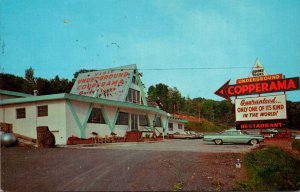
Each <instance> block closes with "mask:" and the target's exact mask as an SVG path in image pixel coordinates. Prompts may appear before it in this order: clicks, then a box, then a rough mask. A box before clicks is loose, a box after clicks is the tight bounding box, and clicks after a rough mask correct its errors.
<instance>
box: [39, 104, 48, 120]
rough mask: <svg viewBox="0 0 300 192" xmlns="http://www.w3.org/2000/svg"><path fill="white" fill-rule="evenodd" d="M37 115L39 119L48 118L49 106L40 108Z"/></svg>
mask: <svg viewBox="0 0 300 192" xmlns="http://www.w3.org/2000/svg"><path fill="white" fill-rule="evenodd" d="M37 113H38V117H45V116H48V105H43V106H38V107H37Z"/></svg>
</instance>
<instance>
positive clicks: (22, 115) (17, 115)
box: [16, 108, 26, 119]
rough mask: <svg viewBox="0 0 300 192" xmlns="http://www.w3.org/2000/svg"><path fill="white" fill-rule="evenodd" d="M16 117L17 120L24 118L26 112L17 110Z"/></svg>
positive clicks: (23, 109)
mask: <svg viewBox="0 0 300 192" xmlns="http://www.w3.org/2000/svg"><path fill="white" fill-rule="evenodd" d="M16 117H17V119H23V118H26V110H25V108H18V109H16Z"/></svg>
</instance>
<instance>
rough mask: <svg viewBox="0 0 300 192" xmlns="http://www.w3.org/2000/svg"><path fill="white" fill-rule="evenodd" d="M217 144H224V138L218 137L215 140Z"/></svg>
mask: <svg viewBox="0 0 300 192" xmlns="http://www.w3.org/2000/svg"><path fill="white" fill-rule="evenodd" d="M215 144H216V145H221V144H223V141H222V139H216V140H215Z"/></svg>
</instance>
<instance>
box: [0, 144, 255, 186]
mask: <svg viewBox="0 0 300 192" xmlns="http://www.w3.org/2000/svg"><path fill="white" fill-rule="evenodd" d="M168 142H170V141H167V142H158V143H142V144H136V143H130V144H128V143H125V144H124V145H123V146H122V145H120V144H110V145H109V144H106V145H102V146H97V147H90V146H85V147H81V148H54V149H28V148H20V147H19V148H8V149H2V150H1V189H4V190H8V191H174V190H182V191H203V190H205V191H216V190H230V189H231V188H232V187H233V186H234V183H235V181H236V180H237V178H239V177H240V176H241V172H242V170H241V169H237V168H236V167H235V164H234V163H235V160H236V159H237V158H240V157H241V154H240V153H239V152H238V151H235V153H232V152H224V151H222V152H219V153H216V152H213V153H212V152H209V153H208V152H202V151H193V150H190V151H189V150H187V149H191V148H192V147H191V146H195V150H196V149H197V150H198V148H197V144H199V143H198V142H200V140H194V141H192V140H191V141H171V143H168ZM172 142H173V145H178V146H182V147H181V148H180V147H179V149H180V150H177V151H176V150H174V149H171V147H170V148H169V149H166V148H164V147H166V146H168V145H172ZM183 145H185V146H186V147H183ZM212 146H214V147H219V146H215V145H208V146H206V147H208V148H209V147H212ZM226 146H227V145H226ZM226 146H225V145H224V146H222V147H225V148H226ZM228 147H229V148H230V147H234V146H228ZM244 147H245V148H247V149H248V148H249V146H243V149H244ZM136 148H139V150H137V149H136ZM141 148H144V149H141ZM184 148H185V150H183V149H184ZM204 148H205V146H204ZM124 149H126V150H124ZM154 149H156V150H154ZM241 151H243V150H241Z"/></svg>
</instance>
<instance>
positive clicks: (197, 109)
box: [0, 68, 300, 129]
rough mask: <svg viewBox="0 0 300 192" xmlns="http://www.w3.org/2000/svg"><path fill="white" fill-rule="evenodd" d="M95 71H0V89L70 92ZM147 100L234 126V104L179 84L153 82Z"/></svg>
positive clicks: (292, 108)
mask: <svg viewBox="0 0 300 192" xmlns="http://www.w3.org/2000/svg"><path fill="white" fill-rule="evenodd" d="M89 71H94V70H86V69H81V70H78V71H76V72H75V73H74V74H73V79H72V80H68V79H65V78H60V77H59V76H58V75H57V76H55V77H54V78H51V79H49V80H48V79H45V78H41V77H38V78H37V77H35V76H34V70H33V69H32V68H29V69H26V71H25V76H24V78H23V77H19V76H15V75H12V74H6V73H1V74H0V89H3V90H10V91H16V92H23V93H28V94H33V90H38V95H48V94H56V93H69V92H70V91H71V88H72V86H73V84H74V82H75V79H76V78H77V76H78V75H79V73H82V72H89ZM147 100H148V101H149V103H154V102H157V101H158V100H159V102H160V103H161V104H162V106H161V108H162V109H163V110H165V111H167V112H168V113H170V114H184V115H189V116H194V117H196V118H199V119H206V120H209V121H212V122H215V123H219V124H225V125H234V124H235V112H234V104H232V103H231V102H228V101H226V100H223V101H214V100H212V99H205V98H201V97H197V98H193V99H192V98H189V97H184V96H182V94H181V93H180V91H179V90H178V89H177V88H176V87H169V86H168V85H165V84H162V83H160V84H156V85H151V86H150V87H149V88H148V90H147ZM287 113H288V119H289V127H290V128H294V129H300V126H299V125H300V102H291V101H288V102H287Z"/></svg>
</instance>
